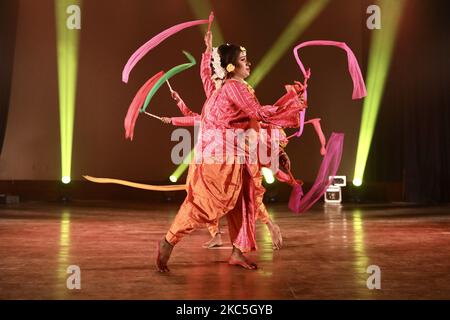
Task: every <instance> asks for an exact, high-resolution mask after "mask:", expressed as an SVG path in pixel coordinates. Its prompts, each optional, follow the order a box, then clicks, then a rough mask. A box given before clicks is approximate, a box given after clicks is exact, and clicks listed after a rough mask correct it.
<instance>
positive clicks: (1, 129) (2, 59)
mask: <svg viewBox="0 0 450 320" xmlns="http://www.w3.org/2000/svg"><path fill="white" fill-rule="evenodd" d="M18 9H19V1H17V0H13V1H0V155H1V152H2V149H3V142H4V139H5V132H6V122H7V119H8V108H9V98H10V93H11V81H12V72H13V61H14V47H15V41H16V28H17V16H18V12H19V10H18Z"/></svg>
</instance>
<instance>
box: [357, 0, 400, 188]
mask: <svg viewBox="0 0 450 320" xmlns="http://www.w3.org/2000/svg"><path fill="white" fill-rule="evenodd" d="M403 4H404V1H403V0H396V1H391V0H380V1H378V5H379V7H380V8H381V29H378V30H376V29H375V30H373V31H372V32H373V33H372V39H371V44H370V51H369V61H368V67H367V78H366V84H367V97H366V98H365V99H364V103H363V113H362V118H361V127H360V131H359V139H358V149H357V152H356V161H355V172H354V176H353V184H354V185H355V186H361V185H362V183H363V177H364V170H365V168H366V163H367V158H368V155H369V151H370V145H371V143H372V138H373V133H374V130H375V124H376V121H377V116H378V111H379V108H380V103H381V99H382V97H383V93H384V87H385V83H386V78H387V75H388V71H389V66H390V63H391V58H392V52H393V48H394V44H395V38H396V35H397V29H398V23H399V21H400V18H401V12H402V7H403Z"/></svg>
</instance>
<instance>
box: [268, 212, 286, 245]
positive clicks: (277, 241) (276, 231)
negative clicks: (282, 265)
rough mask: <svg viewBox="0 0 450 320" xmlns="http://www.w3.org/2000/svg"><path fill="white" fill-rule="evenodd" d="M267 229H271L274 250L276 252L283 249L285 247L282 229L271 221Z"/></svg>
mask: <svg viewBox="0 0 450 320" xmlns="http://www.w3.org/2000/svg"><path fill="white" fill-rule="evenodd" d="M267 228H269V232H270V237H271V238H272V248H273V249H276V250H279V249H281V247H282V246H283V237H282V236H281V230H280V227H279V226H278V225H277V224H276V223H273V221H272V220H270V219H269V221H268V222H267Z"/></svg>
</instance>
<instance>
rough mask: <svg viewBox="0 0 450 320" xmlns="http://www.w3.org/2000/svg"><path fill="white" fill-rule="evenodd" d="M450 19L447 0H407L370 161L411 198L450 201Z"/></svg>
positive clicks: (375, 178)
mask: <svg viewBox="0 0 450 320" xmlns="http://www.w3.org/2000/svg"><path fill="white" fill-rule="evenodd" d="M449 22H450V21H449V19H448V17H447V11H446V1H421V0H408V1H406V5H405V8H404V11H403V15H402V20H401V23H400V26H399V31H398V36H397V40H396V48H395V51H394V56H393V60H392V65H391V68H390V72H389V75H388V80H387V82H386V89H385V94H384V97H383V100H382V103H381V107H380V113H379V117H378V120H377V125H376V129H375V135H374V139H373V143H372V148H371V151H370V154H369V159H368V162H367V167H366V175H365V180H366V181H367V182H383V183H393V182H394V183H395V182H397V183H399V182H400V183H402V185H403V199H404V200H405V201H408V202H418V203H440V202H450V170H449V166H450V157H449V152H450V111H449V109H450V94H449V93H450V90H449V89H450V87H449V85H450V37H449V35H450V23H449ZM365 37H366V38H367V39H364V42H365V43H366V45H365V47H366V48H368V45H367V43H368V41H369V38H370V32H366V33H365Z"/></svg>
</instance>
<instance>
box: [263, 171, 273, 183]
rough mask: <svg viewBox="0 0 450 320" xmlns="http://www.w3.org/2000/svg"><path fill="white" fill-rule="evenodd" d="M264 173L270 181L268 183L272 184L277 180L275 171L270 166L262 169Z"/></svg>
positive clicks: (267, 180) (265, 178)
mask: <svg viewBox="0 0 450 320" xmlns="http://www.w3.org/2000/svg"><path fill="white" fill-rule="evenodd" d="M261 172H262V175H263V176H264V180H265V181H266V182H267V183H268V184H272V183H274V182H275V178H274V176H273V172H272V170H270V169H269V168H264V167H263V168H262V169H261Z"/></svg>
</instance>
